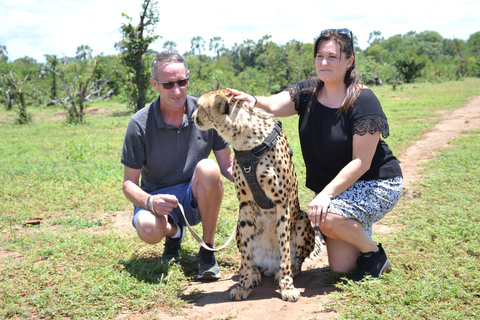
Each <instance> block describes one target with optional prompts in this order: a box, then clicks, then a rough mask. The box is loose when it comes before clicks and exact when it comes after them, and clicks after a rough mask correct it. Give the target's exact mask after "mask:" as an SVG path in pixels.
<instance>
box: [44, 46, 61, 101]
mask: <svg viewBox="0 0 480 320" xmlns="http://www.w3.org/2000/svg"><path fill="white" fill-rule="evenodd" d="M45 58H46V59H47V66H46V67H47V70H48V71H49V72H50V73H51V74H52V86H51V87H50V99H51V100H53V99H56V97H57V74H56V72H57V65H58V59H57V56H56V55H54V54H53V55H49V54H46V55H45Z"/></svg>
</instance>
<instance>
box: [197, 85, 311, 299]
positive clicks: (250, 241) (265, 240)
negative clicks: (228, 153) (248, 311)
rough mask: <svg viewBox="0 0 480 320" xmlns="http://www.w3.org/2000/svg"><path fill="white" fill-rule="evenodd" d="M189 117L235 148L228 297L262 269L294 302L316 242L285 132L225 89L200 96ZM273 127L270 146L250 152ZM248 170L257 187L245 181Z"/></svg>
mask: <svg viewBox="0 0 480 320" xmlns="http://www.w3.org/2000/svg"><path fill="white" fill-rule="evenodd" d="M193 119H194V122H195V125H196V126H197V127H199V128H200V129H202V130H208V129H212V128H213V129H215V130H217V131H218V133H219V135H220V136H222V137H223V139H225V141H227V142H228V143H230V145H231V147H232V148H233V149H234V151H235V159H234V163H233V178H234V183H235V189H236V192H237V197H238V203H239V212H238V215H239V216H238V223H237V236H236V240H237V247H238V250H239V251H240V254H241V266H240V280H239V284H238V285H237V286H236V287H234V288H233V289H232V290H231V292H230V298H231V299H232V300H243V299H247V297H248V295H249V294H250V293H251V292H252V290H253V287H255V286H258V285H259V284H260V282H261V274H263V275H265V276H275V282H276V283H277V284H278V285H279V287H280V292H281V296H282V299H283V300H285V301H290V302H295V301H297V300H298V299H299V297H300V292H299V291H298V289H296V288H295V287H294V284H293V277H294V276H295V275H297V274H298V273H299V272H300V270H301V266H302V263H303V262H304V261H305V259H306V258H307V257H309V255H310V253H311V252H312V251H313V250H314V247H315V243H316V241H315V233H314V230H313V228H312V225H311V223H310V221H309V219H308V216H307V214H306V213H305V212H304V211H301V210H300V205H299V200H298V186H297V176H296V173H295V169H294V165H293V161H292V158H291V149H290V147H289V145H288V143H287V138H286V136H285V133H284V131H283V130H281V127H280V129H279V124H278V122H277V123H276V120H274V119H273V117H272V115H271V114H269V113H267V112H265V111H263V110H261V109H259V108H254V109H253V110H250V109H249V107H248V104H247V102H245V101H239V100H235V99H234V96H233V95H232V94H231V93H229V92H228V91H227V90H218V91H212V92H209V93H206V94H204V95H202V96H201V97H200V98H199V99H198V109H197V110H196V111H195V113H194V114H193ZM275 130H276V131H277V132H276V133H275V132H274V131H275ZM272 132H273V133H274V134H273V136H275V135H276V138H275V139H274V140H273V141H272V139H271V138H270V140H271V141H270V144H271V147H267V148H266V149H267V150H265V151H266V153H265V154H264V155H263V156H261V157H258V155H256V154H255V152H257V151H258V150H259V148H260V149H261V148H262V146H263V145H262V143H263V144H264V141H266V140H268V139H269V138H268V137H272ZM242 153H247V154H250V155H252V156H251V158H252V157H253V158H254V159H256V160H257V161H256V164H255V165H254V166H253V168H252V166H250V165H249V164H248V163H247V164H245V162H244V161H243V160H240V159H239V154H242ZM255 167H256V168H255ZM250 170H253V177H254V180H255V178H256V180H257V185H256V187H255V186H253V187H252V186H251V184H249V182H248V181H247V176H248V175H247V171H250ZM258 187H259V188H258ZM252 189H254V190H252ZM264 200H266V201H264ZM260 202H261V203H260Z"/></svg>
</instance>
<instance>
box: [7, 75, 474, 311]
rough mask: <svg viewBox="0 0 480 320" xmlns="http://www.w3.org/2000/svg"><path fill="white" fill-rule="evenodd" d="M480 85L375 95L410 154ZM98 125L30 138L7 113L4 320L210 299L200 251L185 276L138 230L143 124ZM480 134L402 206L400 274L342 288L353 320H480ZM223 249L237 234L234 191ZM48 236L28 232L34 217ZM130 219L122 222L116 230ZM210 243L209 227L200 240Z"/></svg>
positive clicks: (393, 242)
mask: <svg viewBox="0 0 480 320" xmlns="http://www.w3.org/2000/svg"><path fill="white" fill-rule="evenodd" d="M479 88H480V84H479V82H478V81H477V79H467V80H465V81H462V82H450V83H447V84H434V85H430V84H420V85H418V84H417V85H415V86H414V85H405V86H402V87H401V88H400V89H398V90H397V91H392V90H391V89H390V88H387V87H384V88H377V87H375V88H373V90H374V91H375V93H376V94H377V95H378V97H379V98H380V100H381V102H382V105H383V106H384V109H385V112H386V114H387V116H388V118H389V123H390V132H391V137H389V138H388V139H387V143H388V144H389V145H390V146H391V147H392V149H393V150H394V153H395V154H397V155H399V154H400V153H401V152H402V151H403V150H404V149H405V148H406V147H407V146H408V145H409V144H410V143H411V142H412V141H413V140H415V139H417V138H418V137H419V136H420V135H421V133H422V132H425V131H427V130H428V129H429V128H431V127H432V125H434V123H435V122H437V121H439V120H440V118H441V112H445V111H450V110H453V109H455V108H458V107H460V106H461V105H463V104H464V103H465V102H466V99H467V97H469V96H473V95H476V94H478V92H480V91H479ZM94 107H97V108H102V109H103V112H102V113H99V114H92V115H87V117H86V124H85V125H83V126H79V125H66V124H65V122H64V121H63V120H62V119H60V118H59V117H58V115H56V112H57V111H58V110H54V109H51V108H38V109H31V110H30V111H31V112H32V114H33V116H34V119H35V121H34V122H33V124H31V125H27V126H21V125H17V124H15V122H14V118H15V117H14V114H12V113H9V112H6V111H1V112H0V132H1V139H0V155H1V157H0V181H1V183H0V213H1V215H0V318H12V319H25V318H45V319H54V318H62V317H67V318H73V319H109V318H110V319H111V318H115V317H117V316H118V315H119V314H127V315H128V314H129V313H135V312H140V311H142V312H148V311H149V310H151V309H152V308H154V307H165V308H168V309H169V310H170V311H172V312H173V313H181V312H182V307H183V306H185V304H186V303H188V302H189V301H191V300H193V299H195V298H196V297H197V296H198V294H199V293H197V292H193V293H191V294H188V295H185V287H186V284H187V283H188V281H190V280H191V279H194V278H195V277H196V265H197V260H196V253H197V251H198V244H197V243H196V242H195V241H194V240H193V239H192V238H191V237H187V239H186V241H185V243H184V245H183V246H182V252H181V254H182V260H183V261H184V263H183V264H182V266H170V267H169V268H167V267H166V266H162V265H160V264H159V258H160V255H161V250H162V246H149V245H146V244H144V243H143V242H141V241H140V240H139V239H138V237H137V236H136V234H135V232H134V231H133V228H132V227H131V226H128V225H127V226H121V227H119V225H118V221H119V220H121V221H128V220H129V219H130V216H131V205H130V203H128V201H127V200H126V199H125V198H124V196H123V193H122V191H121V185H122V179H123V167H122V165H121V164H120V153H121V147H122V143H123V136H124V133H125V129H126V125H127V123H128V119H129V117H130V116H131V114H128V113H125V112H124V111H125V110H124V107H123V106H119V105H116V104H112V103H109V104H96V105H94ZM297 120H298V119H297V118H296V117H291V118H287V119H282V122H283V125H284V128H285V131H286V132H287V136H288V139H289V142H290V144H291V146H292V149H293V150H294V161H295V165H296V170H297V175H298V178H299V185H300V190H299V194H300V201H301V205H302V206H303V207H305V206H306V205H307V204H308V203H309V201H310V200H311V197H312V193H311V192H310V191H309V190H307V189H306V188H305V186H304V185H305V169H304V165H303V161H302V157H301V150H300V147H299V143H298V134H297V123H296V122H297ZM478 140H479V137H478V132H470V135H469V136H467V137H465V138H461V139H459V140H457V141H456V142H455V143H454V144H453V146H452V148H450V149H446V150H445V151H443V152H442V153H441V154H440V155H439V156H437V158H436V159H435V160H434V161H432V162H431V165H430V166H429V167H428V168H426V169H425V170H427V171H426V175H425V176H427V177H428V179H427V180H424V181H422V182H420V183H418V185H417V188H416V189H417V190H418V191H417V192H416V193H415V197H414V198H412V199H402V200H401V203H400V204H399V205H398V206H397V208H396V209H395V210H394V212H392V214H391V215H389V216H388V217H387V218H386V219H385V223H390V224H395V225H402V226H403V227H401V228H398V229H396V230H395V231H394V232H393V233H391V234H388V235H381V237H380V238H378V239H376V240H380V241H381V242H382V243H384V244H385V248H388V249H387V250H388V254H389V257H390V258H391V260H392V261H393V264H394V271H393V272H392V273H391V274H389V275H387V276H386V277H384V278H383V279H382V280H380V281H377V282H365V283H359V284H353V283H350V282H348V281H343V280H340V281H338V282H337V283H336V284H337V286H339V287H340V288H341V289H342V290H341V291H340V292H339V293H335V294H333V295H331V301H332V305H333V307H334V308H335V309H336V310H338V311H339V312H340V314H342V315H343V316H344V317H345V318H360V319H373V318H382V319H384V318H391V319H393V318H404V319H411V318H437V319H468V318H472V319H473V318H478V317H480V311H479V309H478V305H479V304H480V301H479V294H478V293H479V292H480V284H479V279H480V277H479V268H478V265H479V251H478V250H479V249H478V247H479V238H478V237H479V234H480V232H479V231H480V230H479V227H478V225H479V223H478V222H479V221H478V219H479V218H478V210H477V209H476V204H477V203H478V202H479V201H478V200H479V199H478V197H479V195H480V193H479V181H478V179H479V178H478V176H479V171H478V168H479V162H480V156H479V155H478V152H476V150H477V149H478V144H479V141H478ZM225 187H226V189H225V197H224V202H223V204H222V211H221V213H220V214H221V217H220V221H219V225H218V227H217V237H216V241H217V242H218V243H223V242H225V241H226V239H227V238H228V236H229V234H230V231H231V230H232V228H233V225H234V223H235V217H236V211H237V201H236V195H235V190H234V187H233V184H232V183H228V182H225ZM35 217H39V218H42V219H43V220H42V221H41V224H40V225H33V226H31V225H28V224H27V225H24V223H25V222H26V221H28V220H30V219H32V218H35ZM115 217H117V218H115ZM197 231H198V232H201V229H198V228H197ZM217 257H218V259H219V262H220V267H221V268H222V270H223V271H224V272H228V271H236V270H237V268H238V263H239V256H238V253H237V250H236V248H235V246H234V245H231V246H229V247H228V248H227V249H226V250H222V251H220V252H219V253H218V255H217Z"/></svg>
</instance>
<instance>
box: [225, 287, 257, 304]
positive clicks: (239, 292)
mask: <svg viewBox="0 0 480 320" xmlns="http://www.w3.org/2000/svg"><path fill="white" fill-rule="evenodd" d="M250 292H252V289H245V288H242V287H240V286H238V287H236V288H233V289H232V291H230V299H232V300H236V301H239V300H245V299H247V297H248V295H249V294H250Z"/></svg>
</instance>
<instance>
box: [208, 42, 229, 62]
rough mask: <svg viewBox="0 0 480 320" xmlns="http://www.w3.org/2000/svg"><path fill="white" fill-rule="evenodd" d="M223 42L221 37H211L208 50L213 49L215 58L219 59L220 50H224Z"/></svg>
mask: <svg viewBox="0 0 480 320" xmlns="http://www.w3.org/2000/svg"><path fill="white" fill-rule="evenodd" d="M223 43H224V42H223V39H222V37H213V38H212V39H210V45H209V47H210V51H214V52H215V53H216V54H217V60H218V59H220V52H221V51H223V50H225V46H224V45H223Z"/></svg>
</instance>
